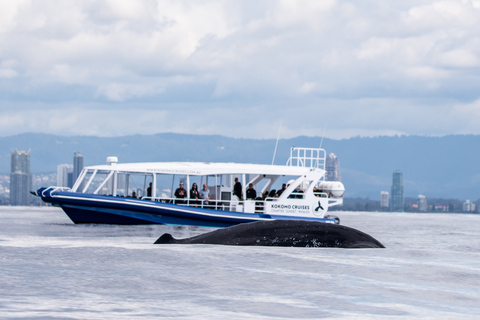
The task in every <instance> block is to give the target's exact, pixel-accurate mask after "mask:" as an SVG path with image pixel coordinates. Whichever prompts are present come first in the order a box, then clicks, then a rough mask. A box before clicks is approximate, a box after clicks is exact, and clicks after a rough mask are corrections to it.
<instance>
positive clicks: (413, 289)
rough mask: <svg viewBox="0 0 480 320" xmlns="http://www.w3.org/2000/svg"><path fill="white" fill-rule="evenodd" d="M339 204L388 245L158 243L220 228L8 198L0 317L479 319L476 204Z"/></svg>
mask: <svg viewBox="0 0 480 320" xmlns="http://www.w3.org/2000/svg"><path fill="white" fill-rule="evenodd" d="M337 214H338V215H339V216H340V218H341V221H342V224H343V225H346V226H350V227H354V228H356V229H359V230H361V231H364V232H366V233H368V234H370V235H371V236H373V237H375V238H376V239H378V240H379V241H380V242H382V243H383V244H384V245H385V246H386V247H387V248H386V249H336V248H328V249H327V248H280V247H234V246H215V245H153V242H154V241H155V240H156V239H157V238H158V237H159V236H161V235H162V234H163V233H165V232H169V233H172V234H173V235H174V237H177V238H181V237H189V236H192V235H197V234H200V233H204V232H207V231H210V230H213V229H208V228H195V227H179V226H161V225H155V226H108V225H74V224H73V223H72V222H71V221H70V220H69V219H68V218H67V216H65V215H64V214H63V212H62V211H61V210H60V209H57V208H45V207H44V208H37V207H0V318H1V319H132V318H141V319H154V318H160V317H164V318H176V319H227V318H228V319H321V318H340V319H341V318H357V319H362V318H365V319H410V318H423V319H439V318H440V319H478V317H479V315H480V215H445V214H407V213H358V212H355V213H353V212H338V213H337Z"/></svg>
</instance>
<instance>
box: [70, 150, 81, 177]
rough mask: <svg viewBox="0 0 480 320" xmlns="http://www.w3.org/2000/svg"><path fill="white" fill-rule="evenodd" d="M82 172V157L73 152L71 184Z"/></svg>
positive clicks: (78, 153)
mask: <svg viewBox="0 0 480 320" xmlns="http://www.w3.org/2000/svg"><path fill="white" fill-rule="evenodd" d="M82 170H83V156H82V154H81V153H80V152H75V153H74V154H73V177H72V180H73V183H75V181H77V178H78V176H79V175H80V172H82Z"/></svg>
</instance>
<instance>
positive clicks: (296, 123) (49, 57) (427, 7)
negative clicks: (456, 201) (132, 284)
mask: <svg viewBox="0 0 480 320" xmlns="http://www.w3.org/2000/svg"><path fill="white" fill-rule="evenodd" d="M0 112H1V118H0V135H1V136H5V135H12V134H17V133H21V132H45V133H54V134H61V135H99V136H119V135H130V134H136V133H141V134H151V133H159V132H178V133H189V134H221V135H226V136H231V137H243V138H275V137H276V136H277V134H278V130H279V127H280V124H281V126H282V130H281V137H282V138H287V137H294V136H299V135H308V136H321V135H322V134H323V132H324V130H325V128H326V136H327V137H329V138H337V139H339V138H348V137H352V136H357V135H360V136H377V135H395V134H408V135H410V134H419V135H447V134H480V0H458V1H422V0H415V1H409V0H406V1H384V0H370V1H368V0H366V1H335V0H322V1H318V0H311V1H308V0H302V1H278V0H275V1H193V0H192V1H179V0H175V1H153V0H151V1H138V0H134V1H126V0H122V1H118V0H104V1H76V0H75V1H65V0H58V1H57V0H50V1H49V0H43V1H27V0H12V1H9V0H2V1H1V2H0Z"/></svg>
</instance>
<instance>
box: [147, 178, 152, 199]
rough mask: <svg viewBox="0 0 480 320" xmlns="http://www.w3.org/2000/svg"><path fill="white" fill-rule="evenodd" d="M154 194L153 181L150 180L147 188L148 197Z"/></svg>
mask: <svg viewBox="0 0 480 320" xmlns="http://www.w3.org/2000/svg"><path fill="white" fill-rule="evenodd" d="M151 196H152V183H151V182H150V184H149V187H148V188H147V197H151Z"/></svg>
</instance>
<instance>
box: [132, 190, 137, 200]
mask: <svg viewBox="0 0 480 320" xmlns="http://www.w3.org/2000/svg"><path fill="white" fill-rule="evenodd" d="M132 198H133V199H137V193H136V192H135V191H133V192H132Z"/></svg>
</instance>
